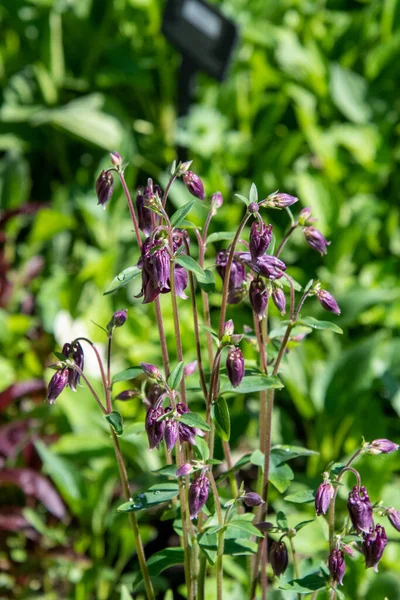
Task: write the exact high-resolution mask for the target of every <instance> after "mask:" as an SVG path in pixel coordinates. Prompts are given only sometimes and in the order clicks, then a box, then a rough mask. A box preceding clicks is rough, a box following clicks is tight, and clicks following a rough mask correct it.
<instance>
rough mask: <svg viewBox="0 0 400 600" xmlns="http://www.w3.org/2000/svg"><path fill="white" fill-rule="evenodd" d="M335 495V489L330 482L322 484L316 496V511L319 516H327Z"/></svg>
mask: <svg viewBox="0 0 400 600" xmlns="http://www.w3.org/2000/svg"><path fill="white" fill-rule="evenodd" d="M334 494H335V488H334V487H333V485H332V484H331V483H329V482H324V483H321V485H320V486H319V487H318V489H317V493H316V495H315V510H316V513H317V515H318V516H320V515H324V514H326V512H327V511H328V508H329V505H330V503H331V500H332V498H333V496H334Z"/></svg>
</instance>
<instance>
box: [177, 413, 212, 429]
mask: <svg viewBox="0 0 400 600" xmlns="http://www.w3.org/2000/svg"><path fill="white" fill-rule="evenodd" d="M179 420H180V421H181V422H182V423H185V425H189V427H197V428H198V429H202V430H203V431H210V429H211V428H210V426H209V425H208V423H206V421H205V420H204V419H203V417H201V416H200V415H198V414H196V413H192V412H188V413H184V414H183V415H181V416H180V418H179Z"/></svg>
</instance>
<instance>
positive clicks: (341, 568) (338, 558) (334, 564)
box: [328, 548, 346, 585]
mask: <svg viewBox="0 0 400 600" xmlns="http://www.w3.org/2000/svg"><path fill="white" fill-rule="evenodd" d="M328 567H329V572H330V574H331V577H332V579H333V581H335V582H336V583H338V584H339V585H343V577H344V574H345V571H346V563H345V562H344V556H343V552H342V551H341V550H337V549H336V548H334V549H333V550H332V552H331V553H330V555H329V560H328Z"/></svg>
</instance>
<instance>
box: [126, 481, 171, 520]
mask: <svg viewBox="0 0 400 600" xmlns="http://www.w3.org/2000/svg"><path fill="white" fill-rule="evenodd" d="M178 492H179V486H178V484H177V483H176V482H174V481H172V482H171V481H169V482H168V483H158V484H157V485H153V486H152V487H151V488H149V489H148V490H147V492H144V493H143V494H136V495H135V496H133V498H132V500H130V501H129V502H124V504H121V506H119V507H118V508H117V510H118V512H135V511H138V510H143V509H144V508H150V507H152V506H156V505H157V504H162V503H163V502H169V501H170V500H172V498H175V496H177V495H178Z"/></svg>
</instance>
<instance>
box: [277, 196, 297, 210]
mask: <svg viewBox="0 0 400 600" xmlns="http://www.w3.org/2000/svg"><path fill="white" fill-rule="evenodd" d="M298 201H299V199H298V198H296V197H295V196H291V195H290V194H283V193H282V194H274V195H273V196H272V198H271V200H270V202H271V204H272V205H273V206H274V207H275V208H286V207H287V206H292V204H295V202H298Z"/></svg>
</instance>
